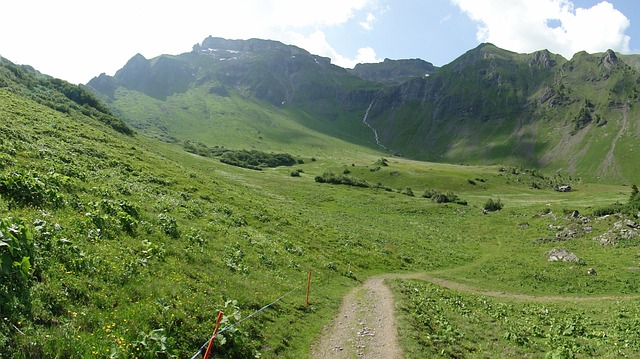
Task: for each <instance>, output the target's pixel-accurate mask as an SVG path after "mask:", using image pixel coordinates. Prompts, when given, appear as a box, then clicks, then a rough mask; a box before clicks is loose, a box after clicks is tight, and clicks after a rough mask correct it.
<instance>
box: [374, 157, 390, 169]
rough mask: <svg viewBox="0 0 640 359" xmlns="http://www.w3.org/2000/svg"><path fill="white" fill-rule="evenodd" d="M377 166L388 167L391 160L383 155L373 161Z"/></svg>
mask: <svg viewBox="0 0 640 359" xmlns="http://www.w3.org/2000/svg"><path fill="white" fill-rule="evenodd" d="M373 164H374V165H376V166H382V167H386V166H388V165H389V160H387V159H386V158H384V157H382V158H380V159H379V160H377V161H375V162H374V163H373Z"/></svg>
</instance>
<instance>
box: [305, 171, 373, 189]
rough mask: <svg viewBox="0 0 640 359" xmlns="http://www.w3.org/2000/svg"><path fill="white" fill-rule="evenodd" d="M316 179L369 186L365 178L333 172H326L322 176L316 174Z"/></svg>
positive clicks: (332, 182) (322, 181)
mask: <svg viewBox="0 0 640 359" xmlns="http://www.w3.org/2000/svg"><path fill="white" fill-rule="evenodd" d="M315 181H316V182H318V183H331V184H344V185H348V186H355V187H369V184H368V183H367V182H366V181H365V180H358V179H355V178H353V177H351V176H347V175H336V174H335V173H332V172H325V173H323V174H322V176H316V178H315Z"/></svg>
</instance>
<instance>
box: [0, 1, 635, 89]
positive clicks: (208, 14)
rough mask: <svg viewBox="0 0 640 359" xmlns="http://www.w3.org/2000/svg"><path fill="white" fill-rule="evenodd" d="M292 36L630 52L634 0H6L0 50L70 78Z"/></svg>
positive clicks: (393, 54) (307, 45) (307, 41)
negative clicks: (229, 43)
mask: <svg viewBox="0 0 640 359" xmlns="http://www.w3.org/2000/svg"><path fill="white" fill-rule="evenodd" d="M210 35H211V36H215V37H223V38H227V39H249V38H261V39H271V40H278V41H281V42H283V43H285V44H290V45H296V46H299V47H302V48H304V49H305V50H307V51H309V52H311V53H313V54H316V55H321V56H326V57H330V58H331V59H332V62H333V63H334V64H336V65H339V66H342V67H345V68H353V66H355V64H357V63H365V62H380V61H383V60H384V59H385V58H390V59H408V58H421V59H423V60H426V61H429V62H431V63H433V64H434V65H436V66H442V65H445V64H447V63H449V62H451V61H453V60H454V59H456V58H457V57H459V56H460V55H462V54H464V53H465V52H466V51H468V50H470V49H472V48H474V47H476V46H478V44H480V43H482V42H491V43H493V44H494V45H496V46H499V47H501V48H504V49H507V50H511V51H515V52H523V53H529V52H534V51H537V50H541V49H548V50H549V51H551V52H554V53H558V54H561V55H563V56H564V57H565V58H568V59H569V58H571V56H573V54H574V53H576V52H578V51H582V50H584V51H587V52H589V53H594V52H602V51H605V50H607V49H613V50H615V51H617V52H621V53H640V1H638V0H607V1H602V0H227V1H221V0H207V1H203V0H180V1H175V0H108V1H105V0H91V1H87V0H57V1H52V0H8V1H4V2H3V4H2V19H0V56H2V57H4V58H6V59H8V60H10V61H12V62H14V63H17V64H25V65H31V66H33V67H34V68H36V69H37V70H39V71H40V72H42V73H45V74H48V75H51V76H54V77H58V78H61V79H64V80H67V81H69V82H72V83H76V84H79V83H87V82H88V81H89V80H90V79H91V78H93V77H94V76H98V75H99V74H101V73H106V74H108V75H113V74H115V72H116V71H117V70H118V69H120V68H122V66H124V64H125V63H126V62H127V61H128V60H129V59H130V58H131V57H133V56H134V55H135V54H137V53H141V54H142V55H143V56H145V57H146V58H148V59H150V58H153V57H156V56H159V55H161V54H180V53H183V52H188V51H191V48H192V46H193V45H194V44H196V43H201V42H202V40H204V39H205V38H206V37H207V36H210Z"/></svg>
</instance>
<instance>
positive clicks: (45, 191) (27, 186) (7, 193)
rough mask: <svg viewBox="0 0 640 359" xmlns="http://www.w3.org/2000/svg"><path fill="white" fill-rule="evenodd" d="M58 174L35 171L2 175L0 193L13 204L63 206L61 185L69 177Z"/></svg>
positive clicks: (0, 176) (0, 177)
mask: <svg viewBox="0 0 640 359" xmlns="http://www.w3.org/2000/svg"><path fill="white" fill-rule="evenodd" d="M62 177H64V176H60V175H57V174H53V175H45V176H42V175H39V174H36V173H33V172H30V171H29V172H20V173H18V172H11V173H6V174H3V175H0V194H1V195H2V196H4V197H7V199H9V201H10V202H11V203H12V204H13V205H18V206H24V207H27V206H33V207H54V208H55V207H61V206H62V205H63V204H64V198H63V197H62V195H61V194H60V186H61V185H62V184H64V183H63V182H65V181H66V180H68V178H62Z"/></svg>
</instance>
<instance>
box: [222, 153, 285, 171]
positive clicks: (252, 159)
mask: <svg viewBox="0 0 640 359" xmlns="http://www.w3.org/2000/svg"><path fill="white" fill-rule="evenodd" d="M220 162H222V163H226V164H228V165H233V166H238V167H244V168H249V169H253V170H261V169H262V168H265V167H278V166H293V165H294V164H296V163H297V162H296V160H295V158H293V156H291V155H290V154H288V153H266V152H262V151H257V150H251V151H246V150H240V151H227V152H225V153H223V154H222V156H220Z"/></svg>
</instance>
